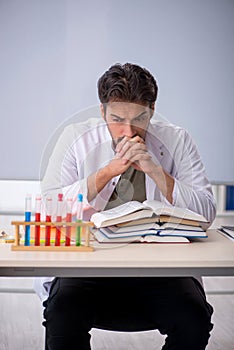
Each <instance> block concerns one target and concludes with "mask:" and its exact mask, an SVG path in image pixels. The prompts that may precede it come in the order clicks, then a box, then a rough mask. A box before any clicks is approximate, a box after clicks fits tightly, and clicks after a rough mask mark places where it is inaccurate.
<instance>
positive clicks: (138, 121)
mask: <svg viewBox="0 0 234 350" xmlns="http://www.w3.org/2000/svg"><path fill="white" fill-rule="evenodd" d="M146 118H147V116H146V115H142V116H140V117H138V118H136V119H135V120H134V122H135V123H142V122H144V121H145V120H146Z"/></svg>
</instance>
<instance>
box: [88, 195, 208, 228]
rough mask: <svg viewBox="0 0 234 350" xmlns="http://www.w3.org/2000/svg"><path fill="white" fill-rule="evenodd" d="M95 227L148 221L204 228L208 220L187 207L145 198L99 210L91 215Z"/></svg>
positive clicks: (136, 223)
mask: <svg viewBox="0 0 234 350" xmlns="http://www.w3.org/2000/svg"><path fill="white" fill-rule="evenodd" d="M91 221H92V222H93V223H94V225H95V227H97V228H100V227H107V226H111V225H126V226H127V225H130V226H132V225H138V224H146V223H150V222H154V223H163V222H170V223H180V224H187V225H190V226H197V227H199V226H200V227H202V228H203V229H206V228H207V227H208V225H209V222H208V221H207V220H206V218H205V217H204V216H202V215H200V214H197V213H194V212H193V211H191V210H189V209H187V208H179V207H174V206H166V205H165V204H163V203H162V202H159V201H156V200H152V201H149V200H146V201H144V202H143V203H140V202H137V201H130V202H127V203H124V204H122V205H119V206H118V207H115V208H113V209H109V210H105V211H101V212H98V213H95V214H93V215H92V216H91Z"/></svg>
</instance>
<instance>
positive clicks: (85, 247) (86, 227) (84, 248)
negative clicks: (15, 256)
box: [11, 221, 94, 252]
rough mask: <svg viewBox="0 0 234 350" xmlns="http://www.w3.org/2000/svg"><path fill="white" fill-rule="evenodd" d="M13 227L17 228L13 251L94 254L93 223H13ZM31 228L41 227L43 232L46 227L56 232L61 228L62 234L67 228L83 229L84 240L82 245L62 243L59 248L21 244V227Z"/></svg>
mask: <svg viewBox="0 0 234 350" xmlns="http://www.w3.org/2000/svg"><path fill="white" fill-rule="evenodd" d="M11 224H12V225H14V226H15V242H14V243H13V244H12V246H11V249H12V250H13V251H53V252H54V251H72V252H92V251H93V250H94V248H93V247H92V246H91V245H90V227H92V226H93V223H92V222H90V221H82V222H66V221H60V222H47V221H30V222H28V221H27V222H26V221H12V222H11ZM21 226H22V227H24V228H25V226H30V227H36V226H40V227H41V228H42V232H43V231H45V227H46V226H50V227H51V229H53V230H55V229H56V227H61V232H62V231H64V230H66V227H69V226H70V227H71V228H73V229H74V228H77V227H81V230H82V240H81V243H80V245H78V246H76V245H74V244H71V245H68V246H66V245H65V244H64V243H61V244H60V245H59V246H55V245H52V243H51V244H50V245H45V243H44V245H43V244H40V245H34V244H33V243H32V244H30V245H27V246H26V245H24V244H22V243H21V242H20V227H21ZM43 233H44V232H43Z"/></svg>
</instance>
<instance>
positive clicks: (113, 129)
mask: <svg viewBox="0 0 234 350" xmlns="http://www.w3.org/2000/svg"><path fill="white" fill-rule="evenodd" d="M157 90H158V88H157V84H156V81H155V79H154V77H153V76H152V75H151V74H150V73H149V72H148V71H147V70H146V69H144V68H141V67H139V66H137V65H133V64H129V63H127V64H124V65H120V64H116V65H114V66H112V67H110V69H109V70H108V71H106V72H105V73H104V74H103V76H102V77H101V78H100V79H99V81H98V93H99V98H100V101H101V114H102V119H101V118H99V119H91V120H88V121H86V122H84V123H76V124H71V125H69V126H68V127H66V128H65V130H64V132H63V134H62V135H61V137H60V139H59V141H58V143H57V145H56V147H55V149H54V152H53V154H52V156H51V158H50V161H49V164H48V168H47V171H46V174H45V177H44V179H43V184H42V187H43V190H44V194H45V195H47V194H50V195H53V196H54V195H56V194H57V193H58V192H61V191H63V193H64V196H65V197H72V198H73V199H74V210H76V208H75V205H76V198H77V194H78V193H83V196H84V202H85V204H86V205H88V206H89V208H92V209H93V210H105V209H109V208H113V207H115V206H117V205H120V204H122V203H124V202H127V201H130V200H138V201H142V202H143V201H144V200H145V199H157V200H160V201H161V202H163V203H166V204H167V205H168V204H171V205H176V206H180V207H185V208H189V209H191V210H193V211H195V212H197V213H200V214H203V215H204V216H205V217H206V218H207V219H208V220H209V221H210V222H212V221H213V219H214V217H215V204H214V200H213V196H212V191H211V186H210V184H209V182H208V180H207V178H206V174H205V170H204V166H203V164H202V162H201V159H200V157H199V155H198V152H197V149H196V147H195V145H194V143H193V141H192V140H191V138H190V136H189V135H188V133H187V132H186V131H185V130H183V129H182V128H179V127H175V126H174V125H172V124H169V123H165V122H159V121H153V120H152V116H153V113H154V108H155V101H156V98H157ZM86 215H88V214H86ZM88 218H89V217H88V216H87V217H86V219H88ZM42 292H43V293H44V294H43V295H42V294H41V297H42V298H44V299H46V300H45V301H44V304H43V305H44V306H45V313H44V316H45V322H44V325H45V327H46V344H47V349H49V350H59V349H64V350H65V349H69V350H72V349H82V350H88V349H89V350H90V335H89V331H90V330H91V328H93V327H96V328H103V329H109V330H116V331H142V330H150V329H158V330H159V331H160V332H161V333H162V334H167V338H166V342H165V345H164V347H163V349H164V350H166V349H167V350H169V349H170V350H188V349H189V350H202V349H205V347H206V345H207V342H208V338H209V332H210V331H211V329H212V324H211V321H210V320H211V315H212V307H211V306H210V305H209V304H208V303H207V301H206V297H205V293H204V290H203V288H202V286H201V285H200V283H199V282H198V281H197V280H196V279H195V278H193V277H186V278H179V277H173V278H55V279H53V280H52V281H45V283H44V290H43V291H42ZM81 301H82V302H81ZM113 301H114V302H113Z"/></svg>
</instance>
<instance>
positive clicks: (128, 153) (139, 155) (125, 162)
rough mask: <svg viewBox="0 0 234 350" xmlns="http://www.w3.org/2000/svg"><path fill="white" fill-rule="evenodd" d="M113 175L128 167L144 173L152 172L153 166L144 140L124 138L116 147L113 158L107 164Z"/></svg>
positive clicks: (137, 137)
mask: <svg viewBox="0 0 234 350" xmlns="http://www.w3.org/2000/svg"><path fill="white" fill-rule="evenodd" d="M109 166H110V167H111V170H112V171H113V172H114V174H113V175H119V174H122V173H123V172H125V171H126V170H127V169H128V168H129V166H132V167H133V168H135V169H137V170H141V171H143V172H145V173H149V172H151V171H152V170H153V167H154V166H155V164H154V163H153V161H152V159H151V155H150V154H149V152H148V150H147V147H146V145H145V142H144V140H143V139H142V138H141V137H140V136H135V137H133V138H129V137H127V136H125V137H124V138H123V139H122V140H121V141H120V142H119V143H118V144H117V146H116V155H115V158H114V159H113V160H112V161H111V163H110V164H109Z"/></svg>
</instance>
